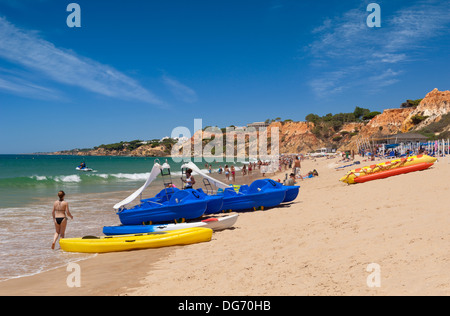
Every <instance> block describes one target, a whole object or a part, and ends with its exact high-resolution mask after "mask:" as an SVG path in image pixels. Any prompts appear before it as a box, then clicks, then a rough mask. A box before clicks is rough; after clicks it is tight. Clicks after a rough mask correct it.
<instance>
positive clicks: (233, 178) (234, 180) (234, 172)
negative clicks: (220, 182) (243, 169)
mask: <svg viewBox="0 0 450 316" xmlns="http://www.w3.org/2000/svg"><path fill="white" fill-rule="evenodd" d="M231 179H232V181H233V183H234V182H236V169H235V168H234V165H232V166H231Z"/></svg>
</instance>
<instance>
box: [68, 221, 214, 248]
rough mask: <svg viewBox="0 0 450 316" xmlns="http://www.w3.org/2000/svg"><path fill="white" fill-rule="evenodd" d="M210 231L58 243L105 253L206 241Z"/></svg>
mask: <svg viewBox="0 0 450 316" xmlns="http://www.w3.org/2000/svg"><path fill="white" fill-rule="evenodd" d="M212 233H213V231H212V230H211V229H209V228H202V227H197V228H188V229H182V230H174V231H171V232H158V233H150V234H139V235H124V236H112V237H84V238H72V239H61V240H60V242H59V244H60V246H61V249H62V250H64V251H66V252H79V253H107V252H118V251H130V250H137V249H148V248H161V247H170V246H178V245H189V244H194V243H199V242H207V241H210V240H211V237H212Z"/></svg>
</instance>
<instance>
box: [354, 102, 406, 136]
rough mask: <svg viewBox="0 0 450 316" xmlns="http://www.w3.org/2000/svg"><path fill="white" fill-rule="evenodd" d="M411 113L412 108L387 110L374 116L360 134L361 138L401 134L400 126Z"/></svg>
mask: <svg viewBox="0 0 450 316" xmlns="http://www.w3.org/2000/svg"><path fill="white" fill-rule="evenodd" d="M412 111H413V108H406V109H388V110H384V111H383V113H381V114H380V115H377V116H375V117H374V118H373V119H372V120H371V121H370V122H369V123H367V125H365V126H364V127H363V128H362V129H361V132H360V136H361V137H371V136H373V135H392V134H396V133H399V132H401V130H402V126H403V124H404V122H405V120H406V119H408V118H409V117H410V115H411V113H412Z"/></svg>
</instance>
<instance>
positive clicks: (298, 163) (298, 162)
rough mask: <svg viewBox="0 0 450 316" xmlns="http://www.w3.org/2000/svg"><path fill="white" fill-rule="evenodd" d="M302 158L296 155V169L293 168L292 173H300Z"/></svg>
mask: <svg viewBox="0 0 450 316" xmlns="http://www.w3.org/2000/svg"><path fill="white" fill-rule="evenodd" d="M300 167H301V165H300V159H299V158H298V156H296V157H295V161H294V170H292V173H293V174H295V175H297V174H299V173H300Z"/></svg>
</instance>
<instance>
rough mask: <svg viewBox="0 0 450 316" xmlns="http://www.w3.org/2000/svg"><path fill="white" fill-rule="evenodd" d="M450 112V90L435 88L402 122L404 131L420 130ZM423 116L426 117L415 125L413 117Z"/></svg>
mask: <svg viewBox="0 0 450 316" xmlns="http://www.w3.org/2000/svg"><path fill="white" fill-rule="evenodd" d="M448 113H450V91H439V90H438V89H434V90H433V91H431V92H430V93H428V94H427V95H426V97H425V98H424V99H423V100H422V102H420V104H419V106H417V108H416V109H414V110H413V111H412V112H411V113H410V115H409V116H408V117H407V118H406V119H405V121H404V122H403V124H402V132H404V133H406V132H409V131H411V130H420V129H423V128H425V127H426V126H428V125H430V124H432V123H435V122H439V121H440V120H441V118H442V117H443V116H444V115H446V114H448ZM414 116H422V117H424V118H425V119H424V120H423V121H422V122H420V123H419V124H418V125H414V123H413V121H412V118H413V117H414Z"/></svg>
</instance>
